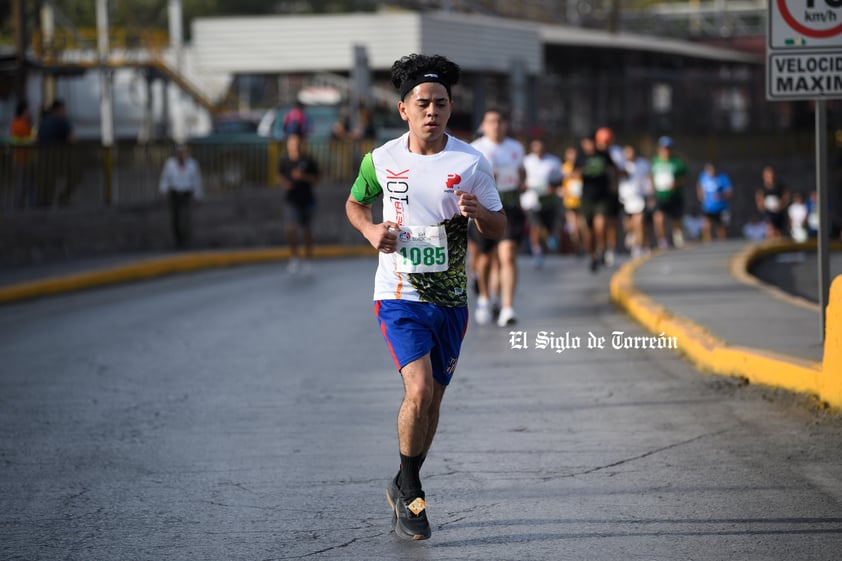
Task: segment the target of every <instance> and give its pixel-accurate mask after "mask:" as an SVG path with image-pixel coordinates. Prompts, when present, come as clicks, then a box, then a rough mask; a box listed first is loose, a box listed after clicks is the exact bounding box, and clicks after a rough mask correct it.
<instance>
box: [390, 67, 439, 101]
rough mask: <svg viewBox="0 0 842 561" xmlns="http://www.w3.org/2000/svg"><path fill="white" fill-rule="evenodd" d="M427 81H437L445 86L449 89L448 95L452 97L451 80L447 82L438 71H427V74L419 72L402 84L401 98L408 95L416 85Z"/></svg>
mask: <svg viewBox="0 0 842 561" xmlns="http://www.w3.org/2000/svg"><path fill="white" fill-rule="evenodd" d="M425 82H437V83H439V84H441V85H442V86H444V89H446V90H447V97H450V82H446V81H445V79H444V78H442V77H441V76H439V75H438V74H437V73H436V72H427V73H425V74H419V75H417V76H414V77H412V78H410V79H408V80H407V81H406V82H404V83H403V84H401V89H400V94H401V100H403V98H405V97H406V94H408V93H409V92H411V91H412V90H413V89H414V88H415V86H417V85H418V84H423V83H425Z"/></svg>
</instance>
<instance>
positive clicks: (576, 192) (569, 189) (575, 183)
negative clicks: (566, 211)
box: [565, 179, 582, 199]
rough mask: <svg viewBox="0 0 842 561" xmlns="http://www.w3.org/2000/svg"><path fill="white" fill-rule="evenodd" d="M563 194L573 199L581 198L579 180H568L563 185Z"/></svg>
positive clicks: (580, 183)
mask: <svg viewBox="0 0 842 561" xmlns="http://www.w3.org/2000/svg"><path fill="white" fill-rule="evenodd" d="M565 192H566V194H567V196H568V197H573V198H575V199H581V198H582V180H581V179H570V180H568V181H567V183H566V184H565Z"/></svg>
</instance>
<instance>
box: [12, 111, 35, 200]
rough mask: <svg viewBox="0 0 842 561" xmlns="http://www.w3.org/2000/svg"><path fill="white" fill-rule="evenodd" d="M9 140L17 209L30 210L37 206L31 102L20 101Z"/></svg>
mask: <svg viewBox="0 0 842 561" xmlns="http://www.w3.org/2000/svg"><path fill="white" fill-rule="evenodd" d="M9 138H10V140H11V142H12V145H13V146H14V151H13V155H12V164H13V166H14V181H15V207H17V208H21V209H22V208H28V207H31V206H34V205H35V177H34V172H35V170H34V160H33V152H32V144H33V142H34V140H35V129H34V128H33V126H32V112H31V111H30V110H29V102H27V101H26V100H22V101H19V102H18V104H17V107H16V108H15V118H14V120H13V121H12V124H11V126H10V127H9Z"/></svg>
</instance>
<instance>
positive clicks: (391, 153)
mask: <svg viewBox="0 0 842 561" xmlns="http://www.w3.org/2000/svg"><path fill="white" fill-rule="evenodd" d="M458 79H459V67H458V66H457V65H456V64H454V63H453V62H451V61H449V60H447V59H446V58H444V57H440V56H432V57H428V56H424V55H410V56H408V57H403V58H402V59H400V60H398V61H396V62H395V64H394V65H393V66H392V83H393V84H394V85H395V87H397V88H398V90H399V92H400V101H399V102H398V112H399V113H400V116H401V118H402V119H403V120H404V121H406V122H407V124H408V125H409V131H408V132H407V133H406V134H404V135H403V136H401V137H400V138H398V139H396V140H393V141H390V142H387V143H386V144H384V145H383V146H381V147H380V148H377V149H375V150H374V151H372V152H371V153H369V154H367V155H366V156H365V157H364V158H363V162H362V164H361V166H360V173H359V176H358V177H357V179H356V181H355V182H354V185H353V187H352V188H351V194H350V196H349V197H348V200H347V202H346V204H345V208H346V213H347V215H348V220H349V221H350V222H351V224H352V225H353V226H354V227H355V228H356V229H357V230H359V231H360V233H362V234H363V236H365V238H366V239H367V240H368V242H369V243H370V244H371V245H372V246H373V247H374V248H375V249H377V250H378V251H379V252H380V253H379V263H378V267H377V274H376V277H375V288H374V299H375V313H376V315H377V319H378V321H379V323H380V329H381V331H382V333H383V336H384V337H385V339H386V342H387V344H388V347H389V350H390V351H391V353H392V356H393V358H394V360H395V364H396V366H397V368H398V370H399V371H400V373H401V375H402V377H403V382H404V398H403V403H402V404H401V407H400V411H399V413H398V444H399V448H400V460H401V469H400V471H399V472H398V474H397V476H395V478H394V479H393V480H392V482H391V483H390V485H389V487H388V489H387V498H388V500H389V504H390V506H391V508H392V509H393V512H394V514H393V518H392V520H393V527H394V530H395V533H396V534H397V535H398V536H400V537H401V538H405V539H412V540H418V539H426V538H428V537H430V525H429V522H428V520H427V513H426V509H427V503H426V499H425V495H424V491H423V490H422V487H421V479H420V469H421V465H422V463H423V462H424V459H425V458H426V456H427V452H428V450H429V449H430V445H431V444H432V441H433V436H434V435H435V432H436V426H437V424H438V418H439V408H440V405H441V400H442V397H443V396H444V390H445V387H446V386H447V385H448V384H449V383H450V380H451V377H452V376H453V372H454V370H455V368H456V363H457V360H458V358H459V351H460V348H461V344H462V338H463V337H464V334H465V329H466V328H467V322H468V311H467V277H466V274H465V254H466V246H467V230H468V228H467V226H468V220H469V219H472V220H473V221H474V222H475V223H476V225H477V227H478V229H479V231H480V232H481V233H482V234H483V235H484V236H487V237H489V238H492V239H495V238H500V237H501V236H502V235H503V232H504V230H505V227H506V216H505V214H504V213H503V211H502V205H501V204H500V198H499V196H498V195H497V190H496V188H495V185H494V179H493V176H492V174H491V167H490V166H489V164H488V162H486V161H485V159H484V158H483V157H482V154H480V153H479V152H477V151H476V150H474V149H473V148H471V147H470V146H469V145H468V144H466V143H464V142H462V141H460V140H458V139H456V138H454V137H452V136H450V135H448V134H446V132H445V128H446V126H447V122H448V119H449V118H450V115H451V112H452V109H453V101H452V97H451V86H452V85H453V84H455V83H456V82H457V81H458ZM379 199H382V201H383V221H382V222H380V223H374V222H373V219H372V210H371V205H372V204H374V202H375V201H377V200H379Z"/></svg>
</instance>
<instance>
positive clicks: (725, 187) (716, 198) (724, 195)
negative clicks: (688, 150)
mask: <svg viewBox="0 0 842 561" xmlns="http://www.w3.org/2000/svg"><path fill="white" fill-rule="evenodd" d="M733 190H734V189H733V186H732V185H731V179H730V178H729V177H728V174H726V173H725V172H721V171H718V170H717V169H716V166H714V165H713V164H712V163H710V162H708V163H706V164H705V167H704V169H703V170H702V172H701V173H700V174H699V179H698V181H697V182H696V194H697V196H698V198H699V202H701V203H702V241H703V242H709V241H711V240H712V239H713V232H714V231H716V237H717V239H720V240H724V239H726V238H727V237H728V223H729V221H730V219H731V214H730V210H729V207H730V199H731V195H732V193H733Z"/></svg>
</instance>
